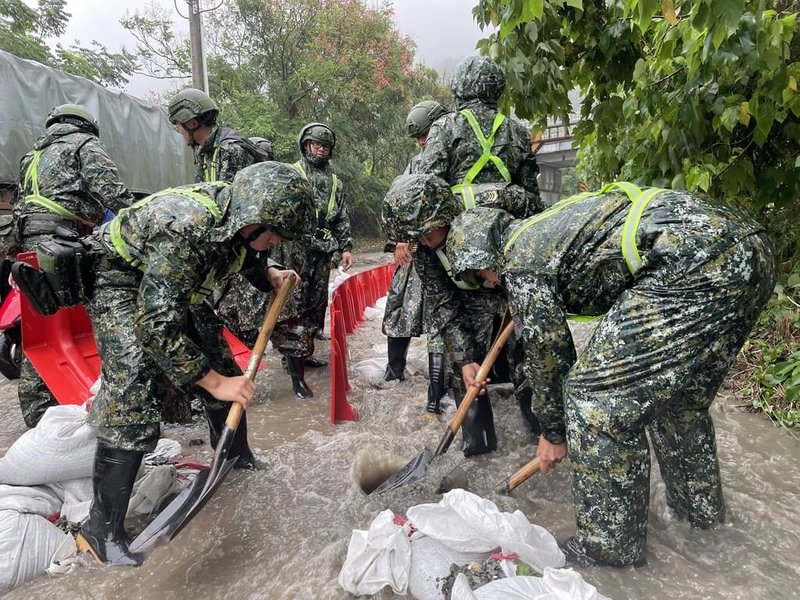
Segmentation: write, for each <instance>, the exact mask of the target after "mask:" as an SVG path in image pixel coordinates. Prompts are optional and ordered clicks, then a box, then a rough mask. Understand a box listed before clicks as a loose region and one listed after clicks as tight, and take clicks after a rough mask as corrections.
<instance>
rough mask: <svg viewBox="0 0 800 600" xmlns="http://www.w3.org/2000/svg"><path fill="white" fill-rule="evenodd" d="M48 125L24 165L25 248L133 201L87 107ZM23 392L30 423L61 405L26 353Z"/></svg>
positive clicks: (60, 112)
mask: <svg viewBox="0 0 800 600" xmlns="http://www.w3.org/2000/svg"><path fill="white" fill-rule="evenodd" d="M46 127H47V130H46V131H45V134H44V136H43V137H42V138H40V139H39V140H38V141H37V142H36V144H35V146H34V148H33V151H32V152H29V153H28V154H26V155H25V157H24V158H23V159H22V162H21V163H20V185H19V191H18V194H17V198H16V200H15V202H14V219H15V223H16V227H17V236H18V240H19V243H20V248H19V249H20V250H21V251H23V252H26V251H31V250H35V249H36V246H38V245H39V243H40V242H43V241H44V240H45V239H47V238H48V237H50V236H52V235H53V234H54V233H55V231H56V228H57V227H62V228H64V229H66V230H68V231H71V232H73V233H76V234H86V233H90V232H91V230H92V228H93V227H94V226H96V225H99V224H100V223H102V222H103V217H104V213H105V209H106V208H109V209H111V210H113V211H118V210H120V209H122V208H125V207H126V206H129V205H130V204H131V202H132V201H133V196H132V195H131V193H130V192H129V191H128V189H127V188H126V187H125V186H124V185H123V184H122V183H121V182H120V180H119V175H118V174H117V168H116V166H115V165H114V163H113V162H112V161H111V159H110V158H109V157H108V154H106V151H105V149H104V148H103V145H102V144H101V143H100V140H99V139H98V136H99V130H98V127H97V121H95V119H94V117H93V116H92V115H91V114H90V113H89V112H88V111H87V110H86V109H85V108H83V107H82V106H78V105H76V104H64V105H62V106H59V107H57V108H54V109H53V111H52V112H51V113H50V115H49V116H48V117H47V121H46ZM18 394H19V403H20V407H21V409H22V416H23V418H24V419H25V424H26V425H27V426H28V427H35V426H36V424H37V423H38V422H39V419H41V418H42V415H43V414H44V411H45V410H47V408H48V407H49V406H53V405H55V404H56V401H55V398H53V396H52V394H51V393H50V391H49V390H48V389H47V386H46V385H45V384H44V382H43V381H42V379H41V377H39V374H38V373H37V372H36V370H35V369H34V368H33V365H32V364H31V362H30V361H29V360H28V359H27V358H26V357H23V359H22V368H21V372H20V380H19V386H18Z"/></svg>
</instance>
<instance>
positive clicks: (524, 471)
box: [500, 456, 539, 495]
mask: <svg viewBox="0 0 800 600" xmlns="http://www.w3.org/2000/svg"><path fill="white" fill-rule="evenodd" d="M538 470H539V457H538V456H537V457H536V458H534V459H533V460H532V461H530V462H529V463H527V464H526V465H525V466H524V467H520V469H519V470H518V471H516V472H515V473H514V474H513V475H512V476H511V477H509V478H508V479H506V480H505V481H504V482H503V485H502V486H501V487H500V493H501V494H506V495H508V494H510V493H511V491H512V490H514V489H515V488H517V487H519V486H520V485H522V483H523V482H525V481H527V479H528V477H530V476H531V475H533V474H534V473H536V472H537V471H538Z"/></svg>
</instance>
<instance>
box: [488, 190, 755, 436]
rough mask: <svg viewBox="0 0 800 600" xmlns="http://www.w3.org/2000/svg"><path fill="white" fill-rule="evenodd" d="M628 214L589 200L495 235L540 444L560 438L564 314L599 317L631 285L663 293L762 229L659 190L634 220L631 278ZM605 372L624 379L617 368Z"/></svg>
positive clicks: (619, 205)
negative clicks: (645, 284) (657, 287)
mask: <svg viewBox="0 0 800 600" xmlns="http://www.w3.org/2000/svg"><path fill="white" fill-rule="evenodd" d="M630 206H631V204H630V201H629V200H628V198H627V196H625V195H624V194H622V193H610V194H606V195H602V196H596V197H593V198H589V199H585V200H581V201H578V202H577V203H575V204H572V205H571V206H569V207H568V208H565V209H564V210H561V211H560V212H556V213H554V214H553V215H552V216H549V217H547V218H545V219H543V220H541V221H539V222H538V223H537V224H535V225H531V226H527V227H526V221H515V222H513V223H512V224H511V226H510V227H508V228H507V229H506V231H505V232H504V234H503V241H502V246H501V247H502V249H503V252H502V254H501V259H500V260H501V266H500V276H501V282H502V284H503V288H504V289H505V290H506V294H507V297H508V300H509V303H510V305H511V309H512V313H513V314H514V315H515V318H516V319H517V333H518V334H519V335H521V337H522V338H523V340H524V342H523V343H524V345H525V361H526V365H525V366H526V374H527V376H528V380H529V382H530V384H531V387H532V389H533V411H534V412H535V413H536V415H537V417H538V418H539V420H540V421H541V424H542V429H543V431H544V432H545V435H547V434H548V433H554V434H555V436H554V437H556V438H557V437H558V436H563V435H564V431H565V426H564V406H563V398H562V388H561V386H562V382H563V380H564V377H565V376H566V374H567V372H568V371H569V369H570V367H571V366H572V364H573V363H574V362H575V350H574V347H573V343H572V337H571V335H570V331H569V327H568V325H567V314H568V313H569V314H578V315H602V314H604V313H606V312H607V311H608V310H609V309H610V308H611V307H612V306H613V305H614V304H615V302H616V301H617V299H618V298H619V297H620V295H621V294H623V293H624V292H625V290H627V289H629V288H631V287H632V286H633V285H634V283H635V282H636V281H637V279H639V278H640V277H648V278H650V280H651V281H653V282H654V283H655V284H662V283H663V286H664V288H665V289H667V288H668V286H669V285H673V284H674V282H675V281H677V280H679V279H680V278H681V276H682V274H684V273H686V272H690V271H692V270H695V269H698V268H704V266H705V265H707V264H709V263H710V262H712V261H714V259H715V258H716V257H718V256H719V255H720V254H721V253H722V252H724V251H725V250H726V249H728V248H730V247H731V246H732V245H733V244H735V243H737V242H738V241H739V240H741V239H743V238H744V237H746V236H748V235H750V234H752V233H755V232H758V231H762V230H763V227H762V226H761V225H759V224H758V223H756V222H755V221H753V220H751V219H749V218H748V217H744V216H743V215H740V214H739V213H738V212H737V211H736V210H734V209H733V208H732V207H731V206H730V205H727V204H724V203H721V202H716V201H714V200H711V199H709V198H705V197H699V196H695V195H691V194H688V193H685V192H677V191H667V192H664V193H661V194H659V195H658V196H656V197H655V198H654V199H653V200H652V201H651V202H650V204H649V205H648V206H647V208H646V209H645V211H644V213H643V215H642V218H641V221H640V223H639V227H638V229H637V232H636V245H637V247H638V252H639V254H640V256H641V259H642V264H641V266H640V267H639V268H638V270H636V272H635V274H631V271H630V269H629V267H628V265H627V263H626V261H625V258H624V256H623V253H622V241H623V240H622V227H623V224H624V222H625V219H626V217H627V215H628V211H629V208H630ZM669 318H670V317H669V316H666V315H665V319H669ZM632 335H635V332H632ZM605 368H611V366H606V367H605ZM614 368H616V369H621V371H620V377H624V376H625V375H624V365H615V366H614Z"/></svg>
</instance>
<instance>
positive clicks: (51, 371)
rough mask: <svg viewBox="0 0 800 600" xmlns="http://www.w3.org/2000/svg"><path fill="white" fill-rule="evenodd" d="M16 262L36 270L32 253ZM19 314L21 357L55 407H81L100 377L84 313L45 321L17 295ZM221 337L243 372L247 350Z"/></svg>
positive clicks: (67, 311)
mask: <svg viewBox="0 0 800 600" xmlns="http://www.w3.org/2000/svg"><path fill="white" fill-rule="evenodd" d="M17 258H18V259H19V260H21V261H24V262H26V263H28V264H30V265H33V266H34V267H38V264H37V261H36V253H35V252H25V253H23V254H20V255H19V256H18V257H17ZM20 314H21V318H22V351H23V353H24V354H25V356H27V357H28V359H29V360H30V361H31V363H32V364H33V366H34V368H35V369H36V371H37V372H38V373H39V375H40V376H41V377H42V380H43V381H44V382H45V384H46V385H47V387H48V388H50V391H51V392H52V393H53V396H55V398H56V400H57V401H58V403H59V404H82V403H83V402H84V401H86V399H87V398H89V397H90V396H91V395H92V393H91V391H90V389H91V387H92V385H93V384H94V382H95V381H96V380H97V378H98V377H99V375H100V357H99V356H98V354H97V346H96V345H95V341H94V334H93V332H92V323H91V321H90V320H89V315H87V314H86V309H85V308H84V307H83V306H73V307H71V308H62V309H61V310H59V311H58V312H57V313H56V314H54V315H51V316H49V317H45V316H43V315H40V314H39V313H37V312H36V311H35V310H33V308H32V307H31V305H30V302H28V298H27V297H26V296H25V294H20ZM223 335H224V337H225V339H226V341H227V342H228V345H229V346H230V347H231V352H233V356H234V358H235V359H236V363H237V364H238V365H239V367H240V368H241V369H242V370H244V369H245V368H246V367H247V362H248V360H250V350H249V349H248V348H247V346H245V345H244V344H243V343H242V342H240V341H239V340H238V339H237V338H236V337H234V335H233V334H232V333H231V332H230V331H228V330H227V329H225V330H223ZM262 366H263V365H262Z"/></svg>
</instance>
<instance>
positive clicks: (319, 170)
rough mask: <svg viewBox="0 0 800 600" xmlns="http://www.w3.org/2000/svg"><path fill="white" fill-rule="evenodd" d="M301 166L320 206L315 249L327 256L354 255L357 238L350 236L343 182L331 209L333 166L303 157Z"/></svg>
mask: <svg viewBox="0 0 800 600" xmlns="http://www.w3.org/2000/svg"><path fill="white" fill-rule="evenodd" d="M300 166H301V167H302V170H303V172H304V173H305V174H306V176H307V177H308V179H309V181H310V182H311V187H312V188H313V189H314V201H315V202H316V205H317V233H316V235H315V237H314V240H313V242H312V245H311V248H312V249H313V250H315V251H317V252H322V253H326V254H336V253H337V252H338V253H341V252H350V250H351V249H352V248H353V239H352V237H351V235H350V217H349V216H348V214H347V206H346V204H345V199H344V184H343V183H342V180H341V179H339V180H338V183H337V185H336V195H335V197H334V198H333V206H332V207H331V206H330V205H331V188H332V186H333V178H334V173H333V169H332V168H331V165H330V163H328V164H327V165H325V166H324V167H318V166H316V165H314V164H312V163H311V162H309V161H308V160H306V158H305V157H303V158H301V159H300ZM337 179H338V178H337ZM329 208H330V210H329Z"/></svg>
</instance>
